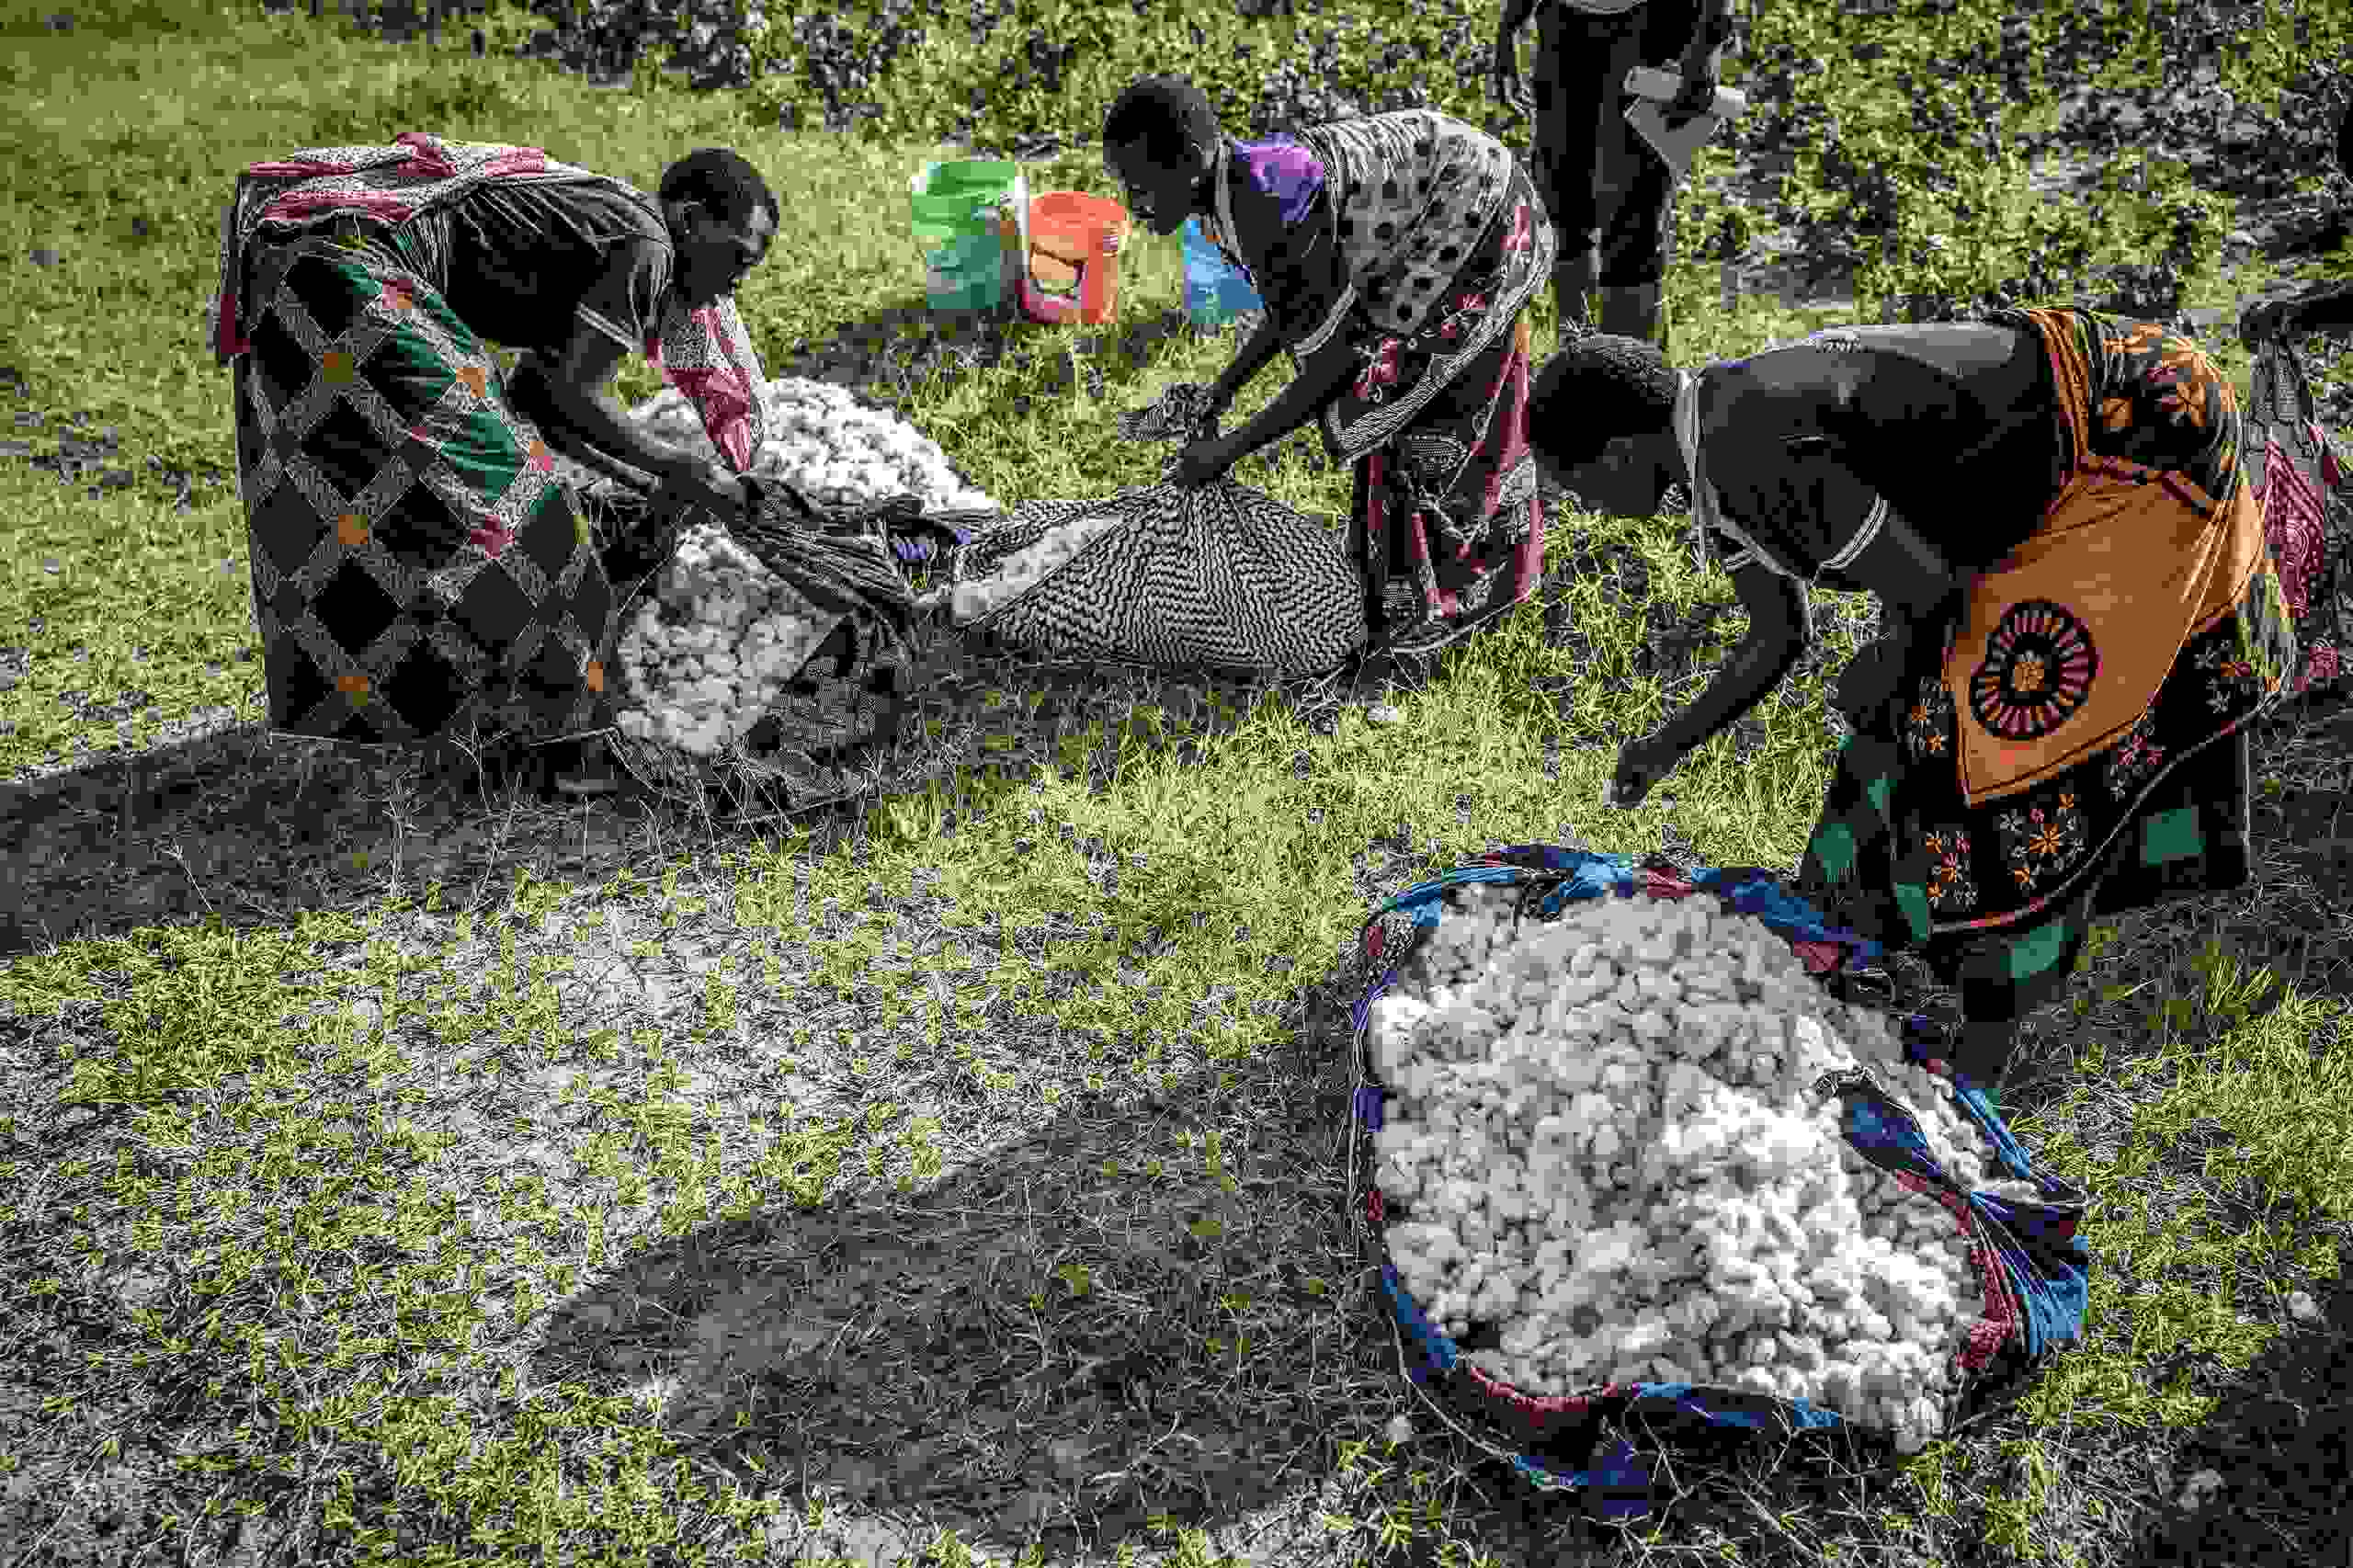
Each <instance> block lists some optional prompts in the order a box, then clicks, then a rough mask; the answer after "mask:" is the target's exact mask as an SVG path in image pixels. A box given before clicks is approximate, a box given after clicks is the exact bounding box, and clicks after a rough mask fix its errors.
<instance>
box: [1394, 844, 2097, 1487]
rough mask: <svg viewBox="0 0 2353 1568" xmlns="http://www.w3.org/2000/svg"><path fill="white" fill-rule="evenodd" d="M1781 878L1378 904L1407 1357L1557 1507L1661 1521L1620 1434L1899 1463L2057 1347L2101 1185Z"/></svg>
mask: <svg viewBox="0 0 2353 1568" xmlns="http://www.w3.org/2000/svg"><path fill="white" fill-rule="evenodd" d="M1877 956H1878V955H1877V951H1876V949H1875V947H1874V946H1872V945H1871V944H1869V943H1867V942H1864V941H1863V940H1861V939H1860V938H1857V937H1853V936H1852V935H1851V934H1849V933H1845V932H1841V931H1837V930H1835V929H1832V928H1830V927H1828V926H1825V925H1824V923H1823V921H1822V919H1821V917H1820V915H1818V914H1817V913H1816V912H1815V911H1813V909H1812V908H1811V907H1810V906H1808V905H1806V904H1805V903H1803V902H1802V901H1801V900H1798V899H1795V898H1794V897H1792V896H1790V894H1789V893H1788V892H1786V891H1785V890H1784V889H1783V888H1782V887H1781V886H1780V885H1779V881H1778V879H1776V878H1775V877H1773V876H1772V875H1771V874H1770V873H1768V872H1765V871H1763V870H1761V869H1754V868H1742V869H1733V870H1723V869H1700V870H1698V871H1689V872H1684V871H1677V870H1675V869H1671V868H1667V867H1665V866H1664V865H1663V864H1660V863H1650V864H1646V865H1637V864H1635V863H1634V862H1632V861H1631V860H1628V859H1625V858H1620V857H1608V856H1599V855H1594V854H1590V853H1587V852H1585V851H1580V850H1573V849H1565V848H1560V847H1556V846H1519V847H1515V848H1509V849H1504V850H1499V851H1497V852H1495V853H1494V854H1492V855H1490V856H1488V857H1487V858H1485V859H1483V860H1482V861H1480V862H1479V863H1477V864H1474V865H1472V866H1470V867H1467V868H1464V869H1461V870H1457V871H1454V872H1450V873H1449V874H1447V875H1446V876H1443V877H1440V878H1438V879H1437V880H1435V881H1429V882H1426V883H1423V884H1421V885H1420V886H1417V887H1415V888H1413V889H1410V890H1408V891H1407V892H1404V893H1403V894H1401V895H1399V896H1398V897H1397V898H1395V899H1392V900H1390V901H1389V902H1388V903H1385V904H1383V905H1382V906H1381V908H1380V909H1378V910H1376V911H1375V912H1374V914H1373V915H1372V917H1371V919H1370V921H1369V922H1368V924H1367V926H1366V927H1365V929H1364V932H1363V936H1362V938H1361V941H1360V943H1359V948H1358V965H1359V968H1358V974H1359V976H1360V977H1361V978H1362V980H1363V981H1364V989H1363V991H1362V993H1361V995H1360V999H1359V1000H1358V1003H1357V1006H1356V1009H1355V1014H1354V1022H1355V1026H1356V1036H1355V1040H1356V1052H1355V1054H1356V1058H1357V1062H1356V1066H1357V1071H1358V1090H1357V1095H1356V1098H1355V1102H1354V1116H1355V1121H1356V1136H1355V1138H1354V1139H1353V1140H1352V1145H1351V1184H1352V1185H1351V1190H1352V1192H1354V1193H1355V1194H1356V1198H1355V1199H1354V1201H1355V1203H1356V1205H1357V1210H1358V1216H1359V1222H1360V1239H1361V1240H1362V1242H1363V1244H1364V1245H1365V1246H1366V1248H1367V1250H1368V1254H1369V1257H1370V1261H1371V1262H1372V1263H1373V1264H1374V1265H1375V1267H1377V1269H1378V1274H1379V1278H1380V1282H1381V1289H1382V1292H1383V1295H1384V1298H1385V1301H1386V1303H1387V1307H1388V1310H1389V1312H1390V1313H1391V1315H1392V1319H1393V1322H1394V1324H1395V1328H1396V1338H1397V1348H1398V1354H1399V1357H1400V1360H1401V1365H1402V1366H1403V1369H1404V1371H1405V1372H1406V1373H1407V1375H1408V1377H1409V1379H1410V1380H1411V1382H1412V1386H1413V1387H1414V1388H1415V1389H1416V1390H1417V1391H1418V1395H1419V1398H1420V1399H1421V1400H1422V1401H1423V1402H1424V1403H1426V1404H1427V1406H1428V1408H1429V1409H1430V1411H1431V1412H1432V1414H1434V1415H1437V1416H1438V1417H1439V1418H1440V1419H1441V1420H1442V1421H1443V1422H1444V1423H1445V1424H1447V1425H1449V1426H1453V1427H1454V1428H1455V1429H1456V1430H1458V1431H1459V1432H1461V1433H1462V1434H1463V1435H1464V1436H1465V1437H1468V1438H1470V1439H1471V1440H1472V1441H1473V1442H1475V1443H1477V1444H1478V1445H1479V1446H1481V1447H1483V1448H1484V1449H1488V1450H1489V1451H1490V1452H1492V1453H1494V1454H1495V1455H1497V1456H1498V1457H1501V1458H1505V1459H1507V1460H1510V1461H1511V1462H1513V1463H1514V1464H1515V1465H1516V1466H1517V1467H1518V1468H1519V1469H1520V1470H1521V1471H1523V1472H1524V1473H1526V1474H1527V1475H1528V1476H1529V1478H1530V1479H1531V1480H1532V1481H1534V1482H1536V1483H1538V1484H1540V1485H1543V1486H1546V1487H1559V1488H1568V1489H1574V1490H1579V1491H1584V1492H1586V1494H1587V1496H1588V1500H1589V1501H1591V1502H1593V1503H1595V1504H1597V1506H1599V1508H1600V1509H1601V1510H1602V1511H1604V1512H1605V1513H1608V1514H1610V1515H1614V1516H1618V1517H1628V1516H1639V1515H1641V1514H1643V1513H1644V1512H1646V1511H1647V1508H1648V1500H1649V1498H1648V1494H1649V1487H1650V1477H1649V1473H1648V1471H1647V1469H1646V1467H1645V1465H1644V1464H1643V1461H1642V1460H1640V1459H1639V1458H1638V1457H1636V1455H1635V1453H1634V1450H1633V1449H1632V1446H1631V1442H1629V1441H1628V1440H1627V1438H1626V1437H1625V1435H1624V1434H1625V1433H1627V1432H1628V1431H1631V1430H1635V1429H1637V1428H1638V1427H1639V1428H1643V1429H1647V1430H1650V1431H1652V1432H1654V1433H1658V1432H1661V1431H1664V1432H1665V1433H1667V1434H1668V1435H1670V1436H1673V1435H1677V1434H1680V1435H1686V1436H1690V1437H1714V1438H1718V1439H1722V1438H1723V1437H1726V1436H1728V1435H1733V1436H1736V1435H1737V1433H1738V1431H1739V1430H1740V1429H1742V1428H1756V1427H1768V1428H1778V1429H1780V1430H1783V1431H1787V1430H1793V1429H1800V1428H1808V1427H1818V1428H1836V1427H1840V1426H1845V1427H1848V1428H1850V1429H1852V1430H1854V1431H1855V1433H1856V1434H1857V1435H1859V1436H1866V1437H1870V1436H1877V1437H1884V1438H1885V1439H1888V1440H1889V1441H1890V1442H1891V1443H1892V1446H1893V1449H1895V1450H1896V1451H1897V1452H1899V1453H1911V1452H1917V1451H1918V1450H1919V1449H1921V1448H1922V1447H1924V1446H1925V1445H1926V1444H1927V1443H1929V1442H1931V1441H1934V1440H1935V1439H1937V1438H1938V1437H1941V1436H1944V1435H1946V1434H1948V1433H1949V1432H1951V1431H1953V1430H1955V1429H1956V1428H1957V1426H1959V1425H1960V1424H1961V1423H1962V1422H1963V1421H1965V1420H1972V1419H1975V1418H1976V1417H1978V1416H1980V1415H1983V1414H1984V1413H1985V1412H1986V1411H1988V1410H1990V1409H1991V1408H1993V1407H1994V1404H1995V1402H1996V1401H2006V1399H2009V1398H2014V1397H2015V1396H2016V1394H2017V1392H2019V1389H2020V1387H2021V1385H2022V1383H2023V1381H2024V1380H2025V1379H2026V1378H2027V1377H2028V1376H2029V1375H2030V1373H2031V1371H2032V1369H2034V1368H2035V1367H2036V1366H2038V1365H2039V1364H2040V1361H2041V1360H2042V1359H2043V1358H2045V1357H2046V1356H2048V1355H2049V1354H2051V1353H2052V1351H2053V1350H2054V1349H2055V1348H2056V1347H2058V1346H2062V1345H2064V1344H2067V1343H2069V1342H2071V1341H2073V1340H2075V1338H2077V1337H2078V1336H2079V1335H2080V1334H2081V1331H2082V1325H2083V1315H2084V1309H2085V1303H2086V1292H2087V1290H2088V1284H2089V1272H2090V1268H2091V1256H2090V1254H2089V1252H2088V1250H2087V1249H2086V1247H2085V1245H2084V1244H2083V1243H2082V1242H2081V1241H2079V1240H2078V1239H2077V1238H2076V1236H2075V1228H2076V1225H2077V1222H2078V1221H2079V1220H2080V1219H2081V1217H2082V1215H2083V1213H2084V1211H2085V1208H2086V1194H2085V1193H2084V1192H2083V1191H2082V1189H2080V1188H2078V1187H2074V1186H2071V1185H2070V1184H2068V1183H2065V1182H2063V1181H2060V1180H2058V1179H2056V1178H2054V1177H2052V1176H2049V1175H2047V1174H2041V1173H2038V1172H2037V1171H2036V1170H2035V1169H2034V1167H2033V1165H2032V1162H2031V1160H2030V1159H2029V1156H2028V1154H2027V1152H2026V1151H2025V1150H2024V1149H2023V1148H2022V1147H2020V1146H2019V1145H2018V1142H2017V1141H2016V1140H2015V1139H2014V1138H2013V1137H2011V1135H2010V1133H2009V1132H2008V1131H2007V1129H2006V1127H2005V1126H2004V1125H2003V1123H2002V1120H2001V1118H2000V1116H1999V1114H1998V1112H1997V1111H1996V1110H1995V1107H1994V1105H1993V1103H1992V1101H1991V1100H1989V1099H1988V1098H1987V1097H1986V1096H1985V1095H1984V1091H1983V1089H1982V1088H1981V1087H1979V1086H1978V1085H1972V1084H1970V1083H1968V1082H1967V1081H1966V1080H1965V1079H1964V1078H1960V1077H1958V1076H1956V1075H1955V1074H1953V1073H1952V1072H1951V1071H1950V1070H1949V1068H1948V1067H1947V1065H1946V1064H1945V1062H1943V1061H1942V1060H1941V1059H1940V1058H1939V1057H1938V1054H1937V1050H1938V1038H1939V1037H1938V1034H1937V1033H1936V1032H1935V1031H1934V1029H1933V1028H1931V1026H1929V1024H1928V1022H1927V1019H1925V1018H1921V1017H1916V1016H1915V1017H1905V1018H1901V1019H1898V1018H1892V1017H1889V1016H1888V1015H1887V1014H1885V1013H1883V1012H1880V1011H1877V1010H1874V1009H1871V1008H1868V1007H1864V1006H1855V1005H1852V1004H1850V1003H1849V1002H1847V1001H1846V1000H1843V999H1841V996H1840V995H1839V994H1836V988H1835V987H1834V986H1832V985H1826V984H1825V981H1835V980H1836V977H1837V976H1838V975H1840V974H1842V973H1846V972H1851V971H1854V970H1858V969H1859V968H1861V967H1863V966H1864V965H1866V964H1867V963H1868V962H1869V961H1870V960H1872V959H1874V958H1876V957H1877Z"/></svg>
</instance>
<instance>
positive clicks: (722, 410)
mask: <svg viewBox="0 0 2353 1568" xmlns="http://www.w3.org/2000/svg"><path fill="white" fill-rule="evenodd" d="M599 177H600V176H595V175H592V174H590V173H589V171H587V170H585V169H580V168H575V167H574V166H573V165H569V164H564V163H560V162H558V161H557V160H555V159H552V158H550V157H549V156H548V155H547V154H546V153H543V152H541V151H540V149H538V148H536V147H516V146H508V145H506V144H504V143H498V142H449V141H445V140H443V139H442V138H440V137H438V136H433V135H428V134H426V133H423V132H419V131H404V132H403V133H402V134H401V135H399V136H397V137H395V138H394V139H393V144H392V145H391V146H389V147H327V148H313V149H311V150H308V151H305V152H301V153H294V154H293V155H292V156H290V157H289V158H285V159H280V160H278V161H276V162H271V163H261V164H255V165H251V166H250V167H248V168H247V169H246V170H245V171H244V173H243V174H242V175H240V176H238V177H237V194H236V197H235V199H233V201H232V202H231V203H230V204H229V205H228V206H227V207H226V208H224V209H223V210H222V221H221V255H220V284H219V288H218V290H217V291H216V292H215V294H214V297H213V300H212V305H211V312H210V314H211V320H210V332H209V334H208V335H209V336H210V339H211V342H212V346H213V354H214V358H215V360H216V362H218V363H220V364H222V365H226V364H228V363H229V362H230V361H231V360H232V359H233V358H235V357H237V356H239V355H241V354H244V352H246V350H247V349H248V348H249V347H251V344H250V340H249V337H248V329H249V326H250V322H251V315H252V312H253V311H254V309H255V308H256V301H267V300H268V299H270V298H272V297H274V295H275V292H276V288H275V285H276V282H277V280H278V278H280V277H282V276H283V274H284V270H285V267H286V266H287V265H288V263H289V261H290V256H288V255H287V254H286V253H285V251H284V242H285V241H287V240H289V239H290V238H292V237H294V236H296V235H298V234H301V233H304V232H305V231H308V230H312V229H314V228H317V227H319V226H321V225H323V224H330V223H332V222H335V220H338V219H361V220H366V221H367V222H369V223H371V224H374V225H379V226H382V227H386V228H394V227H397V226H400V225H404V224H407V223H408V222H410V220H412V219H414V218H417V217H419V216H421V215H425V214H431V213H437V212H442V211H445V210H447V209H448V208H449V206H450V205H451V204H452V203H454V202H456V201H458V200H459V199H461V198H463V197H465V196H467V195H468V194H469V193H471V192H473V191H476V190H479V189H482V188H483V187H485V186H489V185H493V184H495V183H499V182H506V181H533V180H540V181H558V182H569V181H578V180H584V179H596V178H599ZM408 254H409V258H410V260H411V261H412V262H413V263H414V262H415V260H416V259H417V256H416V253H415V251H414V250H412V251H411V252H410V253H408ZM444 281H447V279H444ZM487 325H488V324H487V323H484V324H482V327H483V328H485V329H486V328H487ZM607 330H609V328H608V329H607ZM634 347H638V348H640V349H641V350H642V352H643V353H644V355H645V357H646V358H647V360H648V361H649V362H650V363H652V364H653V365H654V368H655V369H658V370H660V371H661V373H662V376H663V379H664V380H665V381H667V382H669V383H670V384H671V385H672V386H675V387H676V388H677V389H678V390H679V392H683V393H684V394H685V395H686V396H687V398H688V401H689V402H691V403H693V404H694V405H695V408H696V410H697V412H698V413H699V415H700V416H701V419H702V423H703V428H704V430H705V431H706V432H707V433H708V434H709V435H710V438H711V441H712V444H713V445H714V446H716V447H717V448H718V449H719V451H720V453H721V455H722V457H723V458H725V459H726V460H727V461H728V462H729V463H730V464H731V465H733V468H734V470H735V472H738V473H743V472H748V471H749V470H750V468H751V466H752V460H753V458H754V456H755V455H756V453H757V452H758V451H759V449H760V445H761V442H762V441H763V439H764V438H765V435H766V432H765V429H764V426H763V420H764V416H763V414H762V412H761V408H760V403H759V398H758V396H757V389H758V388H759V387H760V386H762V385H763V384H764V383H765V379H766V378H765V374H764V372H763V371H762V369H761V367H760V358H759V354H758V351H757V350H756V349H755V348H754V347H753V346H752V341H751V336H750V335H749V334H748V333H747V332H746V331H745V327H744V323H743V318H742V317H741V316H740V315H738V314H737V313H736V310H735V302H734V301H733V300H732V299H721V300H719V301H714V302H713V303H711V304H708V305H701V306H693V307H689V306H688V304H687V303H686V301H684V300H683V299H681V298H679V297H678V295H677V294H676V290H665V293H664V296H663V298H662V301H661V302H660V308H659V312H658V314H657V317H656V319H655V323H654V326H653V327H652V329H651V330H649V331H648V332H647V333H646V334H645V336H644V339H643V341H642V342H641V343H639V344H637V345H635V346H634Z"/></svg>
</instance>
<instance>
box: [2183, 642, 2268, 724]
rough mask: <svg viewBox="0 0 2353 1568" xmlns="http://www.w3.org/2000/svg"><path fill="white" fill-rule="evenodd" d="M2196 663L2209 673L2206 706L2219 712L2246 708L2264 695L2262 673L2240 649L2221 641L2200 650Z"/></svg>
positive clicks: (2207, 676) (2207, 674)
mask: <svg viewBox="0 0 2353 1568" xmlns="http://www.w3.org/2000/svg"><path fill="white" fill-rule="evenodd" d="M2197 663H2198V667H2199V668H2200V669H2201V670H2203V671H2205V672H2206V706H2207V707H2209V708H2211V709H2212V710H2214V711H2215V712H2217V713H2227V712H2229V711H2230V710H2232V709H2234V708H2238V707H2244V706H2245V704H2247V703H2248V702H2251V701H2253V700H2254V699H2256V698H2258V697H2260V696H2261V695H2262V694H2263V676H2262V674H2261V673H2260V672H2259V671H2258V670H2256V666H2255V661H2254V660H2253V659H2252V658H2250V657H2248V656H2247V654H2246V653H2245V652H2244V651H2243V650H2241V649H2238V648H2234V647H2232V646H2230V645H2229V644H2228V643H2226V642H2222V641H2221V640H2219V639H2218V640H2216V641H2214V642H2211V643H2209V644H2208V645H2207V646H2206V647H2204V648H2201V649H2200V650H2199V652H2198V660H2197Z"/></svg>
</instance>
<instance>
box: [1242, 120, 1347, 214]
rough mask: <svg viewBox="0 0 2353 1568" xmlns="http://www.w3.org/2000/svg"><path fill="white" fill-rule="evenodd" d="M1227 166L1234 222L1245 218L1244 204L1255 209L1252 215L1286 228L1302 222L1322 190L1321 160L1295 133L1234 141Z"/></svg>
mask: <svg viewBox="0 0 2353 1568" xmlns="http://www.w3.org/2000/svg"><path fill="white" fill-rule="evenodd" d="M1229 168H1230V171H1231V172H1230V175H1229V178H1230V179H1231V181H1232V185H1233V195H1234V197H1235V208H1234V219H1235V222H1247V220H1245V219H1244V218H1243V216H1242V209H1243V207H1244V205H1245V204H1246V205H1248V206H1250V207H1251V208H1253V209H1255V210H1254V211H1253V213H1252V215H1251V216H1252V217H1253V218H1257V219H1260V220H1262V221H1263V220H1266V219H1268V218H1271V219H1272V220H1273V221H1274V222H1278V223H1279V224H1280V225H1281V226H1283V227H1285V228H1289V227H1290V226H1292V225H1294V224H1297V223H1300V222H1304V221H1305V220H1306V219H1307V218H1308V216H1309V215H1310V214H1311V213H1313V211H1314V210H1315V205H1316V202H1317V200H1318V199H1320V198H1321V197H1322V196H1323V194H1324V163H1323V160H1322V159H1320V158H1318V157H1317V156H1316V155H1315V152H1314V149H1313V148H1311V147H1309V146H1308V145H1307V144H1306V143H1305V142H1301V141H1300V140H1298V139H1297V138H1296V137H1291V136H1272V137H1267V138H1266V139H1264V140H1262V141H1256V142H1235V143H1234V144H1233V153H1232V157H1231V160H1230V163H1229Z"/></svg>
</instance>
